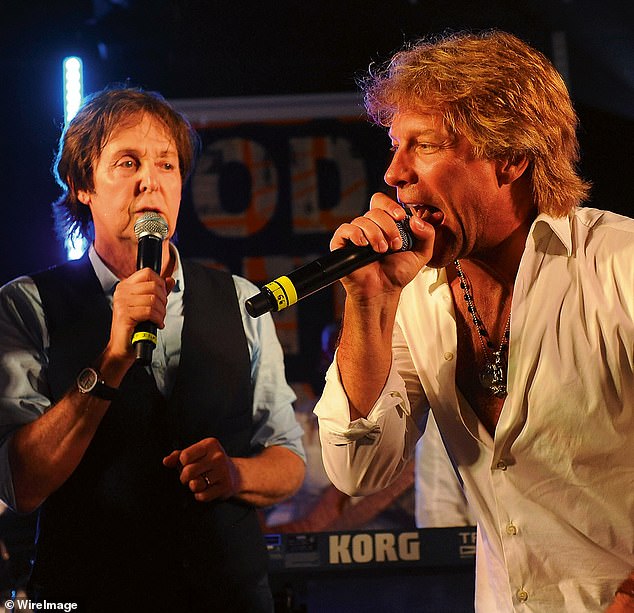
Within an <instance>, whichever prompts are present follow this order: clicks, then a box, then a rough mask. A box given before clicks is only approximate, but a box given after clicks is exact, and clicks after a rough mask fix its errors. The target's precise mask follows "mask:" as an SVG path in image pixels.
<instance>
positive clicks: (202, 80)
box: [0, 0, 634, 611]
mask: <svg viewBox="0 0 634 613" xmlns="http://www.w3.org/2000/svg"><path fill="white" fill-rule="evenodd" d="M491 27H498V28H501V29H505V30H508V31H510V32H513V33H515V34H517V35H519V36H520V37H522V38H523V39H525V40H526V41H527V42H529V43H531V44H533V45H534V46H535V47H537V48H539V49H540V50H542V51H543V52H544V53H546V55H548V56H549V57H550V58H551V59H552V60H553V61H554V62H555V64H556V65H557V67H558V68H559V69H560V71H561V72H562V73H563V74H564V77H565V78H566V80H567V82H568V84H569V87H570V90H571V94H572V97H573V100H574V102H575V105H576V108H577V110H578V112H579V116H580V119H581V125H582V127H581V130H580V133H579V137H580V141H581V146H582V166H581V169H582V174H583V175H584V176H585V177H586V178H588V179H590V180H592V182H593V184H594V189H593V192H592V200H591V202H590V203H589V204H590V205H592V206H596V207H599V208H606V209H610V210H614V211H617V212H621V213H624V214H627V215H632V214H634V204H633V198H632V195H631V193H630V191H631V190H630V185H631V183H632V177H633V176H634V172H633V171H632V165H633V162H634V156H633V154H632V149H633V147H634V2H632V0H520V1H519V2H512V1H509V0H489V1H486V2H480V1H478V0H459V1H452V0H384V1H376V0H367V1H360V0H350V1H347V0H326V1H312V2H311V1H306V0H297V1H295V2H287V1H271V0H260V1H259V2H247V1H240V0H233V1H232V2H214V1H211V2H203V1H200V0H0V92H1V95H0V104H1V106H0V111H1V114H0V117H1V119H0V121H1V122H2V129H1V131H0V133H1V135H2V136H1V141H0V145H1V146H0V189H1V192H0V193H1V197H2V204H1V206H2V210H3V214H2V216H1V218H0V284H2V283H4V282H6V281H8V280H10V279H11V278H13V277H15V276H17V275H19V274H24V273H28V272H32V271H34V270H37V269H41V268H44V267H46V266H48V265H51V264H54V263H58V262H61V261H63V260H64V258H65V254H64V251H63V249H62V246H61V245H60V244H59V243H58V241H57V239H56V238H55V235H54V231H53V222H52V217H51V210H50V203H51V202H52V201H53V200H54V199H56V198H57V196H58V195H59V190H58V188H57V186H56V185H55V182H54V180H53V178H52V175H51V172H50V167H51V163H52V159H53V155H54V151H55V147H56V142H57V139H58V137H59V132H60V128H61V124H62V121H63V106H62V93H61V86H62V79H61V61H62V58H63V57H65V56H67V55H79V56H81V57H82V59H83V61H84V75H85V79H86V84H85V85H86V92H91V91H95V90H98V89H101V88H102V87H104V86H105V85H107V84H108V83H111V82H121V81H125V80H126V79H130V82H131V83H132V84H134V85H141V86H143V87H145V88H147V89H154V90H158V91H160V92H162V93H163V94H164V95H165V96H166V97H167V98H169V99H179V100H183V99H195V98H204V99H209V98H212V99H214V98H222V97H235V96H264V95H274V96H279V95H300V94H319V93H336V92H352V91H355V90H356V85H355V77H357V76H359V75H361V74H363V73H364V71H365V70H366V69H367V67H368V65H369V63H370V62H371V61H381V60H383V59H386V58H387V57H388V56H389V55H390V54H391V53H392V52H393V51H395V50H396V49H397V48H399V47H400V46H401V45H402V43H403V42H404V41H406V40H410V39H412V38H417V37H421V36H424V35H426V34H429V33H438V32H442V31H445V30H458V29H465V28H466V29H483V28H491ZM273 140H274V139H273ZM380 142H381V141H379V140H377V141H376V143H377V144H374V145H372V144H371V145H369V146H371V147H372V146H373V147H376V149H377V150H376V152H373V153H375V154H376V158H377V160H379V163H377V168H376V171H377V172H376V174H377V177H376V181H377V182H380V174H381V170H380V167H381V166H382V161H383V160H384V159H385V157H384V156H385V155H387V151H386V150H382V145H381V144H379V143H380ZM385 146H386V148H387V141H385ZM370 178H371V177H370ZM369 185H371V186H372V187H373V188H375V187H376V185H375V183H373V182H372V181H370V182H369ZM179 232H180V230H179ZM182 234H184V236H185V237H187V232H182ZM192 236H193V235H192ZM321 238H322V239H323V240H322V242H321V243H320V244H319V245H320V246H321V248H323V250H325V249H327V242H328V241H327V238H328V237H327V236H323V237H321ZM303 242H304V241H302V240H299V241H298V240H289V241H288V242H287V243H285V245H287V246H288V249H289V251H291V252H290V253H289V255H292V256H295V255H303V254H304V253H306V252H305V251H300V249H301V248H302V245H301V244H300V243H303ZM203 243H204V245H203ZM230 243H231V241H226V242H225V243H222V244H221V248H220V249H219V250H220V251H222V253H218V254H217V257H218V259H219V260H222V259H223V257H224V258H225V259H227V258H229V257H231V253H230V252H231V244H230ZM210 244H211V243H210V242H209V240H208V237H204V236H202V235H201V236H200V240H197V239H195V238H191V239H190V240H189V243H188V244H186V245H182V248H183V251H186V252H187V253H189V254H195V253H196V250H197V249H198V250H203V249H204V250H205V251H207V250H212V249H213V248H212V247H209V245H210ZM251 244H252V245H256V246H257V241H256V242H253V243H251ZM317 247H318V245H317V244H316V243H315V244H312V245H311V246H310V249H311V250H313V251H314V250H315V249H317ZM241 249H242V243H241V242H240V241H239V240H237V241H236V244H235V246H234V252H236V253H237V254H238V255H239V254H240V250H241ZM263 249H265V251H264V253H271V250H270V248H269V249H268V251H266V248H265V247H263ZM280 250H281V247H280V246H279V245H278V246H277V249H276V251H275V252H276V253H279V251H280ZM295 250H297V252H295ZM205 255H206V256H207V257H210V256H212V255H213V254H210V253H207V252H206V253H205ZM248 255H257V253H255V252H253V253H249V254H248ZM258 281H260V280H258ZM308 300H313V302H311V303H310V304H311V306H310V308H308V307H306V308H304V307H303V306H302V305H303V304H304V303H302V304H300V305H298V309H297V313H298V314H299V315H298V320H299V326H298V327H299V329H300V330H301V331H302V338H301V339H300V354H299V355H298V356H294V358H293V359H291V360H290V361H287V367H289V368H290V377H289V378H290V380H295V381H297V380H300V381H301V378H299V379H298V378H297V377H296V376H295V375H296V374H297V373H299V372H301V368H300V362H301V364H302V365H303V366H304V367H305V368H306V369H310V370H312V368H311V363H312V365H314V363H315V361H316V359H317V352H318V336H319V332H320V329H321V328H320V325H321V324H320V325H313V326H312V327H310V326H308V325H307V322H308V321H310V322H312V323H313V324H314V323H315V321H314V320H315V313H317V312H322V311H323V312H325V311H326V310H327V309H330V308H331V305H329V304H326V302H327V301H326V298H325V295H324V296H320V297H318V298H317V297H315V298H310V299H307V301H306V304H308ZM320 300H323V301H326V302H323V304H322V303H320ZM324 318H325V319H327V318H328V316H327V315H324ZM304 331H308V332H307V333H305V332H304ZM287 360H288V355H287ZM5 518H6V515H5ZM26 528H27V529H26V530H25V535H24V537H23V540H24V542H25V549H26V550H27V551H28V546H29V542H30V541H29V539H30V534H31V533H30V529H31V527H30V525H29V526H27V527H26ZM16 534H19V533H17V532H16ZM25 561H26V557H25ZM25 563H26V562H25ZM18 571H19V573H21V572H22V569H18ZM18 571H16V570H15V569H14V572H16V573H18ZM19 573H18V574H19ZM1 574H2V573H1V572H0V575H1ZM347 581H348V580H347V579H346V583H347ZM434 584H435V585H437V584H438V583H437V581H435V583H434ZM377 585H379V586H380V585H382V584H380V583H378V584H377ZM391 585H392V592H393V593H396V592H395V591H394V590H397V591H398V585H400V584H396V583H394V582H393V581H391ZM420 585H421V584H420V582H419V581H417V582H416V586H417V587H416V594H417V596H416V597H417V598H418V597H419V594H420V591H419V590H420ZM472 585H473V582H472V578H471V577H470V576H468V577H466V581H463V582H461V583H460V584H459V585H458V583H457V582H456V581H453V583H452V591H453V592H454V593H456V594H459V595H460V594H461V593H462V592H464V593H466V594H467V596H468V600H469V601H471V600H472V597H471V595H470V591H469V590H471V589H472ZM1 587H2V586H1V585H0V588H1ZM335 588H336V589H335V592H334V593H335V597H334V600H335V601H337V602H340V601H341V593H342V590H343V589H344V586H343V585H341V584H338V585H337V586H335ZM461 590H462V591H461ZM319 591H321V592H324V591H325V592H326V593H327V594H328V593H329V592H328V590H327V589H326V590H324V585H323V583H322V584H321V586H320V588H319ZM424 593H425V592H424ZM355 594H359V591H358V590H357V591H356V592H355ZM426 598H427V599H428V600H429V594H428V593H427V595H426ZM375 604H376V603H375ZM364 606H365V605H364ZM330 610H334V609H330ZM348 610H352V609H350V608H348ZM365 610H367V608H366V609H365ZM437 610H438V611H440V609H437Z"/></svg>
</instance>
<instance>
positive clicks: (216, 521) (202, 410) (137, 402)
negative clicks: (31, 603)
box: [32, 256, 266, 612]
mask: <svg viewBox="0 0 634 613" xmlns="http://www.w3.org/2000/svg"><path fill="white" fill-rule="evenodd" d="M183 270H184V275H185V280H186V284H185V294H184V296H183V308H184V325H183V332H182V347H181V357H180V364H179V368H178V373H177V376H176V380H175V384H174V389H173V391H172V393H171V395H170V397H169V398H167V399H165V398H163V397H162V395H161V394H160V393H159V392H158V390H157V388H156V385H155V383H154V380H153V378H152V376H151V375H150V374H149V373H148V372H147V371H146V369H144V368H142V367H138V366H136V365H135V366H133V367H132V368H131V369H130V371H129V372H128V374H127V375H126V377H125V378H124V380H123V382H122V384H121V392H122V394H121V399H120V400H117V401H115V402H113V403H112V404H111V406H110V407H109V409H108V411H107V413H106V415H105V417H104V419H103V421H102V423H101V424H100V426H99V428H98V430H97V433H96V434H95V436H94V438H93V440H92V442H91V444H90V446H89V448H88V450H87V451H86V453H85V455H84V457H83V459H82V461H81V463H80V465H79V466H78V467H77V469H76V470H75V472H74V473H73V475H72V476H71V477H70V478H69V479H68V480H67V481H66V483H64V485H63V486H62V487H60V488H59V490H57V491H56V492H55V493H54V494H52V495H51V496H50V497H49V498H48V499H47V500H46V502H45V503H44V505H43V506H42V508H41V510H40V519H39V535H38V544H37V558H36V563H35V567H34V571H33V576H32V584H33V587H34V589H38V590H39V591H40V593H41V595H42V597H43V598H46V599H47V600H49V601H52V600H53V599H54V600H56V601H58V602H61V601H65V602H79V603H80V605H81V607H82V608H81V610H82V611H91V612H92V611H99V610H104V611H106V610H119V609H117V608H116V607H115V605H117V607H118V606H121V604H122V603H123V604H124V605H125V606H124V607H123V608H122V610H148V611H149V610H152V611H157V610H158V611H161V610H174V607H175V603H176V608H177V609H178V606H179V603H180V604H181V605H184V606H185V607H186V608H185V609H183V610H200V611H208V610H214V611H233V610H235V611H249V610H251V607H250V605H249V603H248V598H249V596H248V595H249V593H250V590H251V587H252V586H255V585H256V584H257V583H258V581H260V580H261V579H262V577H263V576H265V574H266V550H265V547H264V541H263V538H262V535H261V532H260V528H259V525H258V521H257V516H256V514H255V510H254V509H253V508H252V507H250V506H248V505H245V504H242V503H240V502H237V501H223V502H213V503H210V504H207V503H198V502H196V501H195V500H194V498H193V497H192V494H191V492H189V490H188V489H187V488H186V487H185V486H183V485H182V484H181V483H180V482H179V480H178V475H177V474H176V472H175V471H174V470H169V469H166V468H165V467H163V465H162V458H163V457H164V456H166V455H167V454H168V453H170V452H171V451H172V450H174V449H183V448H185V447H187V446H189V445H191V444H193V443H195V442H198V441H200V440H201V439H204V438H206V437H215V438H217V439H219V441H220V442H221V443H222V445H223V447H224V448H225V450H226V451H227V453H228V454H229V455H230V456H237V457H239V456H243V457H244V456H248V455H249V453H250V438H251V435H252V431H253V423H252V422H253V418H252V404H253V403H252V386H251V375H250V358H249V350H248V346H247V341H246V337H245V334H244V329H243V327H242V321H241V316H240V311H239V306H238V301H237V297H236V292H235V287H234V285H233V281H232V279H231V276H230V275H228V274H226V273H222V272H219V271H212V270H209V269H206V268H204V267H202V266H200V265H197V264H194V263H192V262H184V263H183ZM33 279H34V281H35V283H36V285H37V287H38V290H39V292H40V296H41V299H42V303H43V306H44V312H45V315H46V321H47V326H48V330H49V334H50V361H49V367H48V370H47V375H48V382H49V385H50V397H51V399H52V400H53V401H57V400H58V399H59V398H61V397H62V396H63V395H64V393H65V392H66V391H67V390H68V389H69V388H70V387H71V386H73V385H74V380H75V377H76V375H77V373H78V372H79V370H81V368H82V367H84V366H86V365H90V364H92V363H93V362H94V360H95V359H96V357H97V356H98V355H99V354H100V353H101V351H102V350H103V348H104V347H105V345H106V342H107V340H108V336H109V331H110V324H111V319H112V312H111V309H110V307H109V305H108V303H107V301H106V298H105V296H104V294H103V291H102V289H101V286H100V284H99V281H98V280H97V277H96V276H95V274H94V271H93V269H92V266H91V265H90V262H89V260H88V258H87V257H86V256H85V257H84V258H82V260H80V261H78V262H70V263H67V264H64V265H62V266H59V267H55V268H52V269H50V270H47V271H45V272H43V273H38V274H36V275H33ZM192 595H193V597H192ZM243 597H245V598H246V599H247V600H246V601H245V600H243ZM184 598H189V600H183V599H184ZM187 602H188V603H189V604H186V603H187ZM212 602H213V603H214V608H213V609H210V608H209V604H205V603H212ZM193 606H195V607H196V608H192V607H193ZM113 607H115V608H114V609H113ZM132 607H137V608H132ZM138 607H141V608H140V609H139V608H138Z"/></svg>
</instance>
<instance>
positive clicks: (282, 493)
mask: <svg viewBox="0 0 634 613" xmlns="http://www.w3.org/2000/svg"><path fill="white" fill-rule="evenodd" d="M232 461H233V464H234V466H235V468H236V470H237V473H238V480H237V481H238V491H237V493H236V494H235V498H238V499H239V500H243V501H245V502H248V503H249V504H253V505H255V506H258V507H264V506H269V505H272V504H276V503H278V502H281V501H282V500H284V499H286V498H288V497H289V496H292V495H293V494H294V493H295V492H296V491H297V490H298V489H299V487H300V485H301V484H302V480H303V479H304V471H305V465H304V461H303V460H302V459H301V458H300V457H299V456H298V455H297V454H296V453H294V452H292V451H291V450H290V449H287V448H286V447H282V446H279V445H273V446H271V447H266V448H265V449H264V450H263V451H262V452H261V453H260V454H258V455H257V456H254V457H251V458H232Z"/></svg>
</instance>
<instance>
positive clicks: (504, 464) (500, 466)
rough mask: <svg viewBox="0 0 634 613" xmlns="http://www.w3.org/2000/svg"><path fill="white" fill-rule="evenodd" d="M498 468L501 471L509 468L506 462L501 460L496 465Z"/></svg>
mask: <svg viewBox="0 0 634 613" xmlns="http://www.w3.org/2000/svg"><path fill="white" fill-rule="evenodd" d="M495 467H496V468H498V469H500V470H506V468H507V466H506V462H503V461H502V460H500V461H499V462H498V463H497V464H496V465H495Z"/></svg>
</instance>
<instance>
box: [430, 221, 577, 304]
mask: <svg viewBox="0 0 634 613" xmlns="http://www.w3.org/2000/svg"><path fill="white" fill-rule="evenodd" d="M528 235H529V237H531V236H532V237H533V240H534V241H535V245H536V247H538V246H539V245H540V243H541V242H542V241H543V240H544V239H548V238H550V237H551V236H553V235H554V236H556V237H557V239H558V240H559V242H560V243H561V245H562V246H563V247H564V248H565V249H566V253H567V254H568V256H569V257H570V256H571V255H572V231H571V224H570V217H551V216H550V215H547V214H546V213H540V214H539V215H538V216H537V217H536V218H535V220H534V221H533V223H532V225H531V228H530V230H529V232H528ZM422 274H423V276H424V278H425V280H426V287H428V288H429V293H430V294H432V293H433V292H435V291H436V290H437V289H438V288H439V287H441V286H442V285H443V284H444V283H446V281H447V273H446V270H445V269H444V268H429V267H427V266H426V267H424V268H423V270H422Z"/></svg>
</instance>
